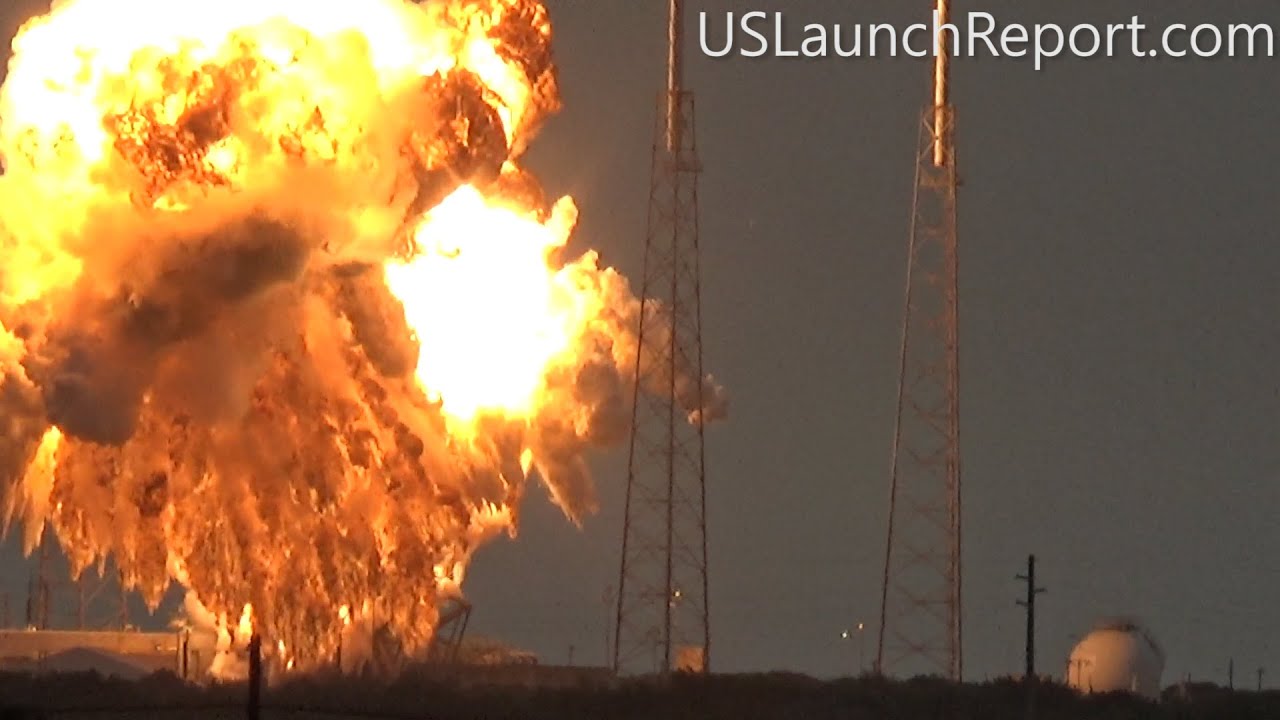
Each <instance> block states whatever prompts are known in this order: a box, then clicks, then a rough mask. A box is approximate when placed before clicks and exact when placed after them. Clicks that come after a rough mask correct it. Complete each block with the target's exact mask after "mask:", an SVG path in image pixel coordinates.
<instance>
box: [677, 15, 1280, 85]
mask: <svg viewBox="0 0 1280 720" xmlns="http://www.w3.org/2000/svg"><path fill="white" fill-rule="evenodd" d="M801 15H802V11H799V10H790V11H781V12H772V13H767V12H760V11H744V12H726V13H715V12H700V13H698V26H699V27H698V39H699V43H700V47H701V49H702V52H703V54H705V55H707V56H709V57H715V58H722V57H732V56H741V57H748V58H758V57H784V58H786V57H790V58H810V59H814V58H883V57H898V56H899V55H905V56H908V57H917V58H919V57H929V56H934V55H937V54H938V53H939V51H940V50H941V49H942V47H943V43H946V45H945V47H946V49H947V52H948V53H949V54H950V55H952V56H953V57H982V56H989V57H997V58H1016V59H1026V60H1030V61H1032V62H1034V63H1035V68H1036V69H1037V70H1041V69H1043V68H1044V66H1045V64H1046V62H1048V61H1051V60H1052V59H1054V58H1059V57H1079V58H1097V57H1105V58H1117V57H1124V56H1131V57H1136V58H1143V59H1153V58H1160V57H1170V58H1200V59H1208V58H1272V57H1275V45H1276V31H1275V28H1274V27H1273V26H1271V25H1269V24H1266V23H1245V22H1240V23H1229V24H1220V25H1213V24H1203V23H1202V24H1195V23H1168V24H1162V25H1158V26H1156V25H1149V24H1147V23H1146V22H1143V20H1142V19H1141V17H1139V16H1136V15H1135V16H1133V17H1132V18H1130V20H1129V21H1128V22H1125V23H1105V24H1100V23H1094V24H1091V23H1080V24H1076V25H1062V24H1056V23H1037V24H1032V25H1028V24H1021V23H1016V22H1013V23H1011V22H1002V21H1001V20H1000V19H999V18H996V17H995V16H994V15H992V14H991V13H986V12H966V13H961V14H960V17H958V18H955V19H953V20H951V21H949V22H943V21H942V18H941V15H940V13H939V12H938V11H936V10H935V11H934V13H933V21H932V23H923V22H922V23H916V24H913V25H907V26H903V27H899V26H896V25H889V24H884V23H857V22H850V23H838V24H819V23H813V22H806V21H805V19H804V18H803V17H801Z"/></svg>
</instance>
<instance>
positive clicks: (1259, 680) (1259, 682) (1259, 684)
mask: <svg viewBox="0 0 1280 720" xmlns="http://www.w3.org/2000/svg"><path fill="white" fill-rule="evenodd" d="M1264 672H1266V671H1265V670H1264V669H1263V668H1258V692H1262V673H1264Z"/></svg>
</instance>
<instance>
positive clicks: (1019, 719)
mask: <svg viewBox="0 0 1280 720" xmlns="http://www.w3.org/2000/svg"><path fill="white" fill-rule="evenodd" d="M0 706H4V707H9V708H16V707H17V706H24V707H26V708H29V710H28V711H26V712H25V713H21V712H18V711H17V710H8V709H4V707H0V720H7V719H8V718H37V717H39V718H50V719H52V718H90V717H92V718H102V719H104V720H105V719H107V718H113V719H114V718H121V719H123V718H169V717H172V718H179V717H181V718H191V719H192V720H202V719H204V718H243V717H244V716H245V714H244V713H245V689H244V687H243V686H234V685H223V686H215V687H208V688H201V687H193V686H189V685H186V684H184V683H183V682H181V681H180V680H178V679H177V678H176V677H174V676H172V675H164V674H161V675H157V676H153V677H151V678H148V679H146V680H143V681H140V682H124V681H118V680H109V679H103V678H100V677H98V676H96V675H63V676H45V677H35V678H33V677H30V676H26V675H0ZM1026 712H1027V690H1026V688H1025V686H1023V685H1020V684H1018V683H1016V682H1012V681H1001V682H993V683H986V684H981V685H977V684H970V685H959V686H957V685H953V684H950V683H946V682H943V681H940V680H928V679H919V680H913V681H908V682H896V681H889V680H884V679H876V678H859V679H848V680H839V681H834V682H824V681H819V680H815V679H813V678H809V677H805V676H799V675H790V674H780V673H779V674H765V675H729V676H716V677H711V678H695V677H677V678H673V679H672V680H671V681H670V682H667V683H660V682H657V681H652V680H649V681H645V680H635V681H626V682H618V683H613V684H611V685H610V686H609V687H577V688H567V689H566V688H562V689H554V690H553V689H546V688H542V689H538V688H517V687H498V686H492V685H491V686H478V685H468V684H466V683H459V682H455V681H451V680H449V679H447V678H441V677H439V676H433V675H431V674H428V673H422V672H420V673H414V674H408V675H406V676H404V677H402V678H401V679H399V680H397V681H395V682H390V683H376V682H372V681H368V680H356V679H350V678H339V677H316V678H308V679H298V680H292V681H290V682H288V683H285V684H283V685H281V686H279V687H273V688H270V689H269V690H268V691H267V692H266V694H265V697H264V708H263V713H262V717H263V718H264V719H267V718H406V719H407V718H430V719H431V720H464V719H465V720H480V719H484V720H517V719H518V720H572V719H576V718H591V719H592V720H612V719H615V718H616V719H619V720H623V719H625V720H632V719H634V720H640V719H644V720H649V719H651V718H652V719H655V720H683V719H685V718H688V719H690V720H692V719H694V718H696V719H697V720H718V719H720V718H723V719H724V720H752V719H755V718H760V719H762V720H763V719H772V718H778V719H780V720H781V719H787V720H789V719H791V718H795V719H797V720H827V719H828V718H829V719H831V720H836V719H837V718H838V719H839V720H1024V718H1025V717H1026ZM1036 718H1037V720H1147V719H1151V720H1275V718H1280V693H1244V692H1232V691H1228V690H1225V689H1222V688H1217V687H1214V686H1211V685H1199V686H1190V687H1186V688H1171V689H1170V690H1169V691H1167V692H1166V693H1165V697H1164V698H1163V700H1162V701H1160V702H1151V701H1147V700H1144V699H1141V698H1137V697H1134V696H1131V695H1126V694H1115V695H1105V696H1092V697H1082V696H1080V695H1077V694H1076V693H1074V692H1072V691H1071V690H1069V689H1067V688H1064V687H1061V686H1057V685H1047V684H1042V685H1041V686H1040V687H1039V688H1038V692H1037V702H1036Z"/></svg>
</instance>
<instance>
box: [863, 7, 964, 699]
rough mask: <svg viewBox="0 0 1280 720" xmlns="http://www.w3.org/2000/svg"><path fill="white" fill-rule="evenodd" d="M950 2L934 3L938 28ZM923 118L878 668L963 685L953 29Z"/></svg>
mask: <svg viewBox="0 0 1280 720" xmlns="http://www.w3.org/2000/svg"><path fill="white" fill-rule="evenodd" d="M949 6H950V0H937V12H938V14H939V19H940V23H939V26H940V27H941V26H942V25H945V24H946V23H948V22H949V21H950V7H949ZM938 40H939V42H938V47H939V49H940V52H939V53H938V54H937V57H936V59H935V63H934V69H933V101H932V103H930V104H929V106H928V107H927V108H926V109H925V112H924V114H923V117H922V119H921V137H920V146H919V152H918V155H917V158H916V181H915V197H914V199H913V206H914V208H913V214H912V220H911V239H910V246H909V249H908V259H907V288H906V307H905V313H904V319H903V329H902V356H901V366H900V370H899V373H900V374H899V385H898V412H897V424H896V428H895V433H894V440H893V466H892V467H893V469H892V473H891V478H892V479H891V484H890V491H889V531H888V535H889V537H888V543H887V545H886V550H885V565H884V584H883V590H882V595H881V610H880V637H879V648H878V654H877V660H876V667H877V670H878V671H879V672H882V673H902V674H911V675H916V674H930V675H942V676H944V677H947V678H950V679H952V680H957V681H958V680H960V679H961V678H962V674H963V660H962V646H961V639H962V634H961V624H962V620H961V617H962V616H961V583H960V578H961V554H960V430H959V394H960V375H959V342H958V335H959V333H958V327H959V313H958V308H959V306H958V291H957V274H958V273H957V269H958V261H957V232H956V187H957V179H956V152H955V108H954V106H953V105H952V104H951V100H950V88H949V82H950V61H949V57H948V40H947V38H946V37H945V31H942V32H940V37H939V38H938Z"/></svg>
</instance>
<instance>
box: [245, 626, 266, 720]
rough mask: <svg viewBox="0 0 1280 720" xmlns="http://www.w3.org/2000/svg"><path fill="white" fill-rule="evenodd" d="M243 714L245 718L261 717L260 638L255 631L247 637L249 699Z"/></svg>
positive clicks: (252, 719) (248, 719)
mask: <svg viewBox="0 0 1280 720" xmlns="http://www.w3.org/2000/svg"><path fill="white" fill-rule="evenodd" d="M245 716H246V718H247V720H259V719H260V718H261V717H262V638H261V636H259V635H258V633H256V632H255V633H254V634H253V636H252V637H250V638H249V701H248V703H247V707H246V708H245Z"/></svg>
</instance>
